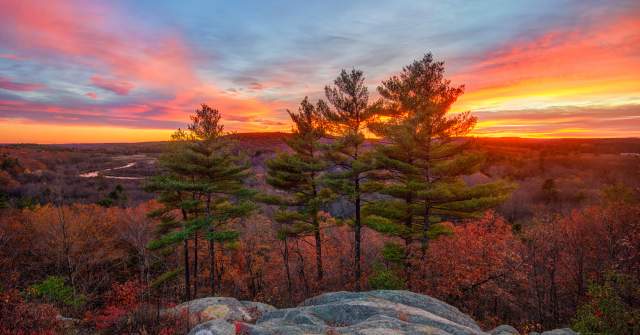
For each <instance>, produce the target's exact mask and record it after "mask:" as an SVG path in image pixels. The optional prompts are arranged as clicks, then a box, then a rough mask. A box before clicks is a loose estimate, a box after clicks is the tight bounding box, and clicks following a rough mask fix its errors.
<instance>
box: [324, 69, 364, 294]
mask: <svg viewBox="0 0 640 335" xmlns="http://www.w3.org/2000/svg"><path fill="white" fill-rule="evenodd" d="M325 95H326V97H327V100H328V101H329V103H330V104H331V106H332V107H333V108H327V109H325V110H324V111H323V115H324V117H325V118H326V120H327V125H328V127H327V129H328V131H329V134H330V135H332V136H333V137H334V141H333V142H332V143H331V145H329V146H328V150H327V152H326V157H327V159H328V160H329V161H330V162H331V163H332V164H333V167H334V168H333V169H332V170H331V171H329V173H327V174H326V178H325V184H326V186H327V187H328V188H329V189H331V190H332V191H333V192H334V193H335V194H337V195H340V196H342V197H344V198H345V199H346V200H347V201H349V202H350V203H352V204H353V206H354V209H355V214H354V217H353V219H352V220H348V222H350V223H353V227H354V249H355V250H354V253H355V254H354V274H355V289H356V291H359V290H360V277H361V275H362V270H361V264H360V263H361V261H360V253H361V251H360V249H361V228H362V220H361V202H362V189H361V184H362V182H363V180H364V179H365V178H366V172H367V171H369V170H370V169H371V164H370V160H369V158H368V157H369V156H368V155H367V153H366V152H365V151H364V150H363V149H364V148H363V145H364V141H365V130H366V128H367V126H368V125H369V123H371V122H373V121H374V119H375V118H376V112H377V110H376V109H372V108H370V106H369V92H368V90H367V87H366V86H365V84H364V74H363V72H362V71H360V70H355V69H354V70H351V72H347V71H345V70H342V72H340V75H339V76H338V78H336V80H335V81H334V85H333V86H326V87H325Z"/></svg>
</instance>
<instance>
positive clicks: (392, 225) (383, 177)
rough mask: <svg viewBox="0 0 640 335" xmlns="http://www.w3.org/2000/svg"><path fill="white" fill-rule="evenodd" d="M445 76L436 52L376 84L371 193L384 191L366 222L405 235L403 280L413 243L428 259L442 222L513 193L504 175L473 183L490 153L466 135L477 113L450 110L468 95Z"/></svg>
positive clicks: (369, 208)
mask: <svg viewBox="0 0 640 335" xmlns="http://www.w3.org/2000/svg"><path fill="white" fill-rule="evenodd" d="M463 89H464V87H454V86H452V85H451V82H450V81H449V80H447V79H445V77H444V63H443V62H436V61H434V60H433V57H432V55H431V54H426V55H425V56H424V57H423V58H422V59H420V60H416V61H414V62H413V63H412V64H411V65H409V66H406V67H404V68H403V70H402V72H401V73H400V74H399V75H397V76H393V77H391V78H390V79H388V80H386V81H383V83H382V85H381V86H379V87H378V92H379V93H380V96H381V97H382V101H381V102H380V103H379V104H376V108H377V109H378V114H379V115H383V116H386V117H383V118H382V120H383V121H378V122H372V123H371V124H370V129H371V131H372V132H374V133H375V134H377V135H378V136H380V137H382V141H383V143H384V145H379V146H378V147H377V150H376V151H375V162H376V164H375V165H376V168H377V169H378V170H377V172H376V173H374V174H370V176H369V182H368V183H367V185H366V188H367V190H368V191H371V192H376V193H379V194H383V195H386V198H385V199H380V200H378V201H374V202H372V203H370V204H368V205H367V206H366V208H365V213H366V216H367V219H366V222H367V224H368V225H369V226H370V227H371V228H373V229H376V230H378V231H380V232H383V233H387V234H390V235H394V236H398V237H400V238H402V239H403V240H404V244H405V245H404V253H405V256H404V269H405V271H404V272H405V274H404V275H405V280H406V282H407V284H410V278H409V275H410V273H411V271H410V267H411V265H410V255H411V248H412V245H413V242H414V241H416V240H419V241H420V242H421V248H420V250H421V257H422V258H424V255H425V253H426V249H427V242H428V240H429V237H430V236H434V235H437V233H438V228H439V227H440V226H438V225H435V226H434V225H433V224H437V223H439V222H441V221H443V220H450V219H453V218H466V217H472V216H475V215H477V214H479V213H481V212H482V211H484V210H486V209H488V208H490V207H492V206H495V205H497V204H499V203H500V202H502V201H504V200H505V199H506V197H508V195H509V193H510V190H511V186H510V185H508V184H507V183H505V182H503V181H497V182H492V183H486V184H475V185H470V184H468V183H466V182H465V181H464V179H463V176H468V175H471V174H473V173H475V172H477V171H478V170H479V169H480V168H481V166H482V164H483V162H484V156H483V155H482V154H480V153H478V152H474V151H472V150H470V147H471V142H470V141H469V140H468V139H467V138H465V136H466V135H467V134H468V133H469V132H470V131H471V130H472V129H473V127H474V126H475V123H476V119H475V117H473V116H471V115H470V114H469V113H468V112H466V113H461V114H456V115H451V113H450V108H451V105H452V104H453V103H454V102H455V101H456V100H457V98H458V97H459V96H460V95H461V94H462V93H463Z"/></svg>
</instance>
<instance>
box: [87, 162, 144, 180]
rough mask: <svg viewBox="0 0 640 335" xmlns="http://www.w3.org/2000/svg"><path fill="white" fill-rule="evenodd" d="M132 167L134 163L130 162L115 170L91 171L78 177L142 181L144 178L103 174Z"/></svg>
mask: <svg viewBox="0 0 640 335" xmlns="http://www.w3.org/2000/svg"><path fill="white" fill-rule="evenodd" d="M134 165H136V163H135V162H131V163H128V164H127V165H123V166H119V167H115V168H111V169H104V170H98V171H91V172H87V173H81V174H79V175H78V176H79V177H81V178H96V177H98V176H102V177H103V178H107V179H124V180H138V179H144V177H126V176H107V175H105V174H104V173H105V172H107V171H113V170H122V169H126V168H130V167H132V166H134Z"/></svg>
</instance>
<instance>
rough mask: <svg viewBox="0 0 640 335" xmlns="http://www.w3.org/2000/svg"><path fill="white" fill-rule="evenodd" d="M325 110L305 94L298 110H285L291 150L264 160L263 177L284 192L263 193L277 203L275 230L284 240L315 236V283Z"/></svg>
mask: <svg viewBox="0 0 640 335" xmlns="http://www.w3.org/2000/svg"><path fill="white" fill-rule="evenodd" d="M326 110H327V105H326V104H325V103H324V101H322V100H319V101H318V102H317V104H316V105H315V106H314V105H312V104H311V103H310V102H309V100H308V99H307V97H305V98H304V100H302V102H301V103H300V107H299V108H298V112H295V113H294V112H291V111H287V112H288V113H289V116H290V117H291V121H293V125H294V128H293V132H292V135H291V138H289V139H288V140H287V141H286V143H287V145H288V146H289V148H290V149H291V150H292V153H286V152H285V153H280V154H278V155H277V156H276V157H274V158H272V159H270V160H269V161H267V178H266V181H267V183H268V184H269V185H271V186H273V187H274V188H275V189H277V190H280V191H284V192H285V193H286V195H269V196H264V197H263V201H265V202H267V203H270V204H274V205H279V206H281V209H280V210H279V211H278V212H277V213H276V215H275V220H276V221H278V222H279V223H280V224H281V225H282V228H281V229H280V230H279V232H278V234H279V237H280V238H282V239H283V240H285V242H286V239H287V238H289V237H293V238H298V237H301V236H307V235H313V236H314V237H315V247H316V255H315V256H316V278H317V280H318V282H319V283H320V282H321V281H322V277H323V268H322V238H321V234H320V219H319V217H318V215H319V211H320V209H321V208H320V207H321V204H322V199H321V195H320V182H321V177H322V171H323V170H324V169H325V168H326V164H325V162H324V159H323V157H322V152H321V144H320V140H321V139H322V138H323V137H324V134H325V122H324V120H323V117H322V115H323V112H324V111H326ZM285 248H287V246H286V243H285ZM285 252H286V254H285V258H288V251H285ZM285 261H286V260H285Z"/></svg>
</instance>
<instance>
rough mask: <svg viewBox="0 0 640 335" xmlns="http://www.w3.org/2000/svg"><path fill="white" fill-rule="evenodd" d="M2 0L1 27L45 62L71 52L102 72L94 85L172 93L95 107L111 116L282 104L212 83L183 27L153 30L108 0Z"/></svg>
mask: <svg viewBox="0 0 640 335" xmlns="http://www.w3.org/2000/svg"><path fill="white" fill-rule="evenodd" d="M0 2H1V3H2V8H3V9H2V11H1V12H0V29H2V30H3V32H6V34H5V35H6V37H7V38H6V40H7V41H8V45H7V47H8V48H9V49H10V50H12V51H13V50H15V51H16V52H19V54H21V55H22V54H25V55H29V58H30V59H35V60H36V61H39V62H41V63H43V64H46V63H49V62H54V61H55V60H56V59H63V60H64V64H65V65H66V64H73V65H80V66H84V67H87V68H89V69H91V70H93V71H94V72H96V73H100V75H99V76H98V75H96V76H93V77H91V79H90V80H91V84H92V85H94V86H96V87H100V88H102V89H105V90H109V91H111V92H114V93H116V94H118V95H127V94H128V93H130V91H131V90H132V89H133V88H134V87H135V89H136V91H137V90H140V91H146V92H158V93H160V94H158V95H156V96H171V98H160V99H158V98H152V99H151V100H149V101H138V102H133V103H130V104H129V105H124V106H123V105H117V107H116V108H113V106H111V107H104V108H103V109H97V108H98V106H96V109H92V110H91V111H92V113H107V111H108V113H109V114H110V115H115V116H118V117H122V118H127V117H142V116H144V117H146V118H148V119H149V120H150V121H152V120H171V121H181V122H182V121H184V122H186V121H188V114H189V113H190V112H192V111H193V109H194V108H196V107H197V106H198V105H199V104H200V103H202V102H206V103H209V104H211V105H212V106H214V107H216V108H219V109H220V110H221V111H222V113H223V115H225V116H227V117H232V116H239V115H240V116H242V115H246V116H251V117H257V116H260V117H264V116H268V115H269V114H272V113H273V111H274V110H275V109H276V108H279V107H281V106H276V108H274V105H275V104H276V103H273V102H268V103H265V102H262V101H259V100H257V99H256V98H253V97H246V96H242V95H233V96H232V95H229V94H227V93H225V92H224V91H223V90H220V89H218V87H217V86H216V85H215V84H213V83H210V82H204V81H203V80H202V79H201V78H199V76H198V74H197V62H198V61H199V59H201V58H200V56H199V55H197V54H194V53H195V52H196V51H195V50H194V49H191V47H190V46H189V45H188V44H187V43H186V42H185V40H184V39H183V38H182V36H181V34H180V32H179V31H169V30H161V31H158V30H154V31H153V32H152V33H145V32H144V29H137V27H136V26H135V22H132V21H130V20H127V19H126V18H125V17H124V16H123V15H120V13H119V12H118V11H117V8H115V7H110V6H109V5H108V4H107V3H103V4H97V3H95V2H92V3H89V2H83V1H74V0H69V1H44V2H41V1H32V0H23V1H3V0H0ZM34 8H37V10H34ZM43 13H46V15H43ZM123 27H124V28H127V29H123ZM59 65H60V64H59V63H56V64H55V66H59ZM87 96H89V97H91V98H93V97H92V96H91V95H87ZM96 96H97V95H96ZM50 105H51V104H50ZM53 105H54V106H53V107H51V106H50V108H44V110H46V111H47V112H51V113H56V112H59V113H63V112H74V113H75V112H76V111H77V110H78V109H81V108H86V106H72V105H65V106H62V105H56V104H53ZM3 107H6V106H3ZM236 126H237V127H241V126H242V125H240V124H238V125H236ZM230 128H233V126H231V127H230Z"/></svg>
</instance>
